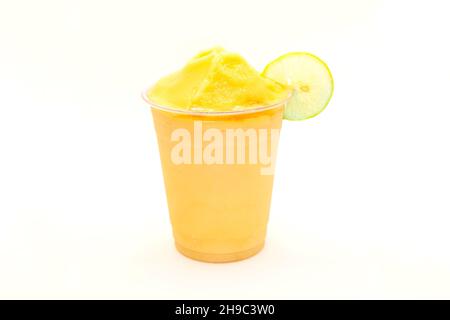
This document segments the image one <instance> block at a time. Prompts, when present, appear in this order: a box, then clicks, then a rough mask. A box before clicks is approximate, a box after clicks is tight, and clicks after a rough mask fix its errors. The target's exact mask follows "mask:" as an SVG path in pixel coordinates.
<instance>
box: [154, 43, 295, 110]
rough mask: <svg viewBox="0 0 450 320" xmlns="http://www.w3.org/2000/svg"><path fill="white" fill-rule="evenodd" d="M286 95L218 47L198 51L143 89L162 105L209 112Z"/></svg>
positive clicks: (272, 82)
mask: <svg viewBox="0 0 450 320" xmlns="http://www.w3.org/2000/svg"><path fill="white" fill-rule="evenodd" d="M287 94H288V91H287V90H286V88H285V87H284V86H283V85H281V84H279V83H277V82H275V81H273V80H270V79H268V78H265V77H263V76H261V75H260V74H259V73H258V72H257V71H256V70H255V69H253V68H252V67H251V66H250V65H249V64H248V63H247V61H245V59H244V58H243V57H241V56H240V55H238V54H236V53H231V52H228V51H226V50H224V49H223V48H220V47H217V48H213V49H210V50H207V51H203V52H201V53H199V54H198V55H196V56H195V57H194V58H192V59H191V60H190V61H189V62H188V63H187V64H186V66H185V67H184V68H183V69H181V70H180V71H177V72H175V73H173V74H170V75H168V76H166V77H164V78H162V79H161V80H159V81H158V82H157V83H156V84H155V85H154V86H153V87H152V88H151V89H150V90H149V91H148V92H147V95H148V98H149V99H150V100H151V101H153V102H155V103H157V104H160V105H163V106H170V107H175V108H178V109H187V110H209V111H228V110H236V109H244V108H251V107H256V106H261V105H269V104H271V103H275V102H278V101H281V100H283V99H284V98H286V97H287Z"/></svg>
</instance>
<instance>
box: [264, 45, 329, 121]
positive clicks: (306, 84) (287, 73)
mask: <svg viewBox="0 0 450 320" xmlns="http://www.w3.org/2000/svg"><path fill="white" fill-rule="evenodd" d="M262 75H263V76H265V77H267V78H270V79H272V80H275V81H277V82H279V83H281V84H283V85H286V86H289V87H292V89H293V93H292V97H291V98H290V100H289V102H288V103H287V105H286V107H285V109H284V114H283V117H284V118H285V119H287V120H305V119H309V118H312V117H315V116H316V115H318V114H319V113H321V112H322V111H323V110H324V109H325V107H326V106H327V105H328V103H329V102H330V99H331V96H332V95H333V89H334V82H333V76H332V75H331V72H330V69H329V68H328V66H327V65H326V63H325V62H323V61H322V60H321V59H319V58H318V57H316V56H315V55H313V54H311V53H308V52H291V53H287V54H285V55H282V56H281V57H279V58H277V59H275V60H274V61H272V62H270V63H269V64H268V65H267V66H266V68H265V69H264V71H263V72H262Z"/></svg>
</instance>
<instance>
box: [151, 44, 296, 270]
mask: <svg viewBox="0 0 450 320" xmlns="http://www.w3.org/2000/svg"><path fill="white" fill-rule="evenodd" d="M286 98H287V91H286V89H285V88H284V87H283V86H282V85H280V84H278V83H276V82H273V81H272V80H269V79H266V78H264V77H261V76H260V75H259V74H258V73H257V72H256V71H255V70H254V69H253V68H252V67H250V66H249V65H248V64H247V62H246V61H245V60H244V59H243V58H242V57H241V56H239V55H237V54H234V53H229V52H227V51H225V50H224V49H222V48H214V49H212V50H209V51H205V52H202V53H200V54H199V55H197V56H195V57H194V58H193V59H192V60H191V61H189V62H188V64H187V65H186V66H185V67H184V68H183V69H182V70H180V71H178V72H176V73H174V74H171V75H169V76H167V77H165V78H162V79H161V80H160V81H159V82H157V83H156V84H155V85H154V86H153V87H152V88H150V90H149V91H148V92H147V93H146V100H147V101H148V102H149V103H150V104H151V106H152V114H153V120H154V124H155V129H156V133H157V136H158V144H159V151H160V157H161V163H162V168H163V174H164V181H165V187H166V194H167V201H168V206H169V212H170V219H171V223H172V228H173V235H174V238H175V245H176V248H177V249H178V250H179V251H180V252H181V253H182V254H184V255H186V256H188V257H190V258H193V259H196V260H201V261H208V262H228V261H236V260H241V259H245V258H247V257H250V256H252V255H254V254H256V253H257V252H259V251H260V250H261V249H262V248H263V246H264V239H265V235H266V227H267V222H268V217H269V209H270V200H271V194H272V184H273V169H274V165H275V157H276V145H277V141H278V136H279V130H280V128H281V122H282V114H283V108H284V104H285V101H286Z"/></svg>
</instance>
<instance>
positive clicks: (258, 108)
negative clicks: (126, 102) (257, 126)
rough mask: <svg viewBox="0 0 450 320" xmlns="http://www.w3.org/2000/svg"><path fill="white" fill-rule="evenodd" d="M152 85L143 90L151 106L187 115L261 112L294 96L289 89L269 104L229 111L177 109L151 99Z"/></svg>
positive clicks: (144, 96) (142, 93)
mask: <svg viewBox="0 0 450 320" xmlns="http://www.w3.org/2000/svg"><path fill="white" fill-rule="evenodd" d="M150 88H151V87H148V88H147V89H145V90H143V91H142V92H141V97H142V99H143V100H144V101H145V102H147V103H148V104H149V105H150V107H152V108H155V109H158V110H162V111H166V112H171V113H178V114H185V115H192V116H232V115H242V114H250V113H256V112H261V111H265V110H270V109H275V108H277V107H279V106H281V105H285V104H286V103H287V102H288V101H289V99H290V98H291V96H292V91H289V92H288V94H287V95H286V97H285V98H284V99H282V100H279V101H276V102H273V103H270V104H267V105H256V106H255V107H251V108H247V109H240V110H229V111H208V110H184V109H177V108H175V107H171V106H164V105H161V104H158V103H156V102H155V101H153V100H151V99H149V97H148V95H147V92H148V90H149V89H150Z"/></svg>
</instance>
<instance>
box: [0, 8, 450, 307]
mask: <svg viewBox="0 0 450 320" xmlns="http://www.w3.org/2000/svg"><path fill="white" fill-rule="evenodd" d="M445 3H446V2H445V1H442V2H432V1H405V2H401V1H386V2H381V1H357V0H354V1H349V0H346V1H317V0H314V1H312V0H310V1H298V0H296V1H294V0H292V1H288V0H283V1H282V0H272V1H264V0H258V1H242V0H227V1H210V0H205V1H200V0H190V1H168V0H165V1H149V0H146V1H131V0H130V1H125V0H124V1H87V0H86V1H63V0H59V1H56V0H55V1H49V0H45V1H44V0H42V1H13V0H11V1H7V0H6V1H5V0H1V2H0V298H180V299H187V298H191V299H197V298H213V299H214V298H235V299H239V298H450V250H449V245H450V233H449V229H450V203H449V201H450V194H449V191H450V169H449V164H450V151H449V147H450V146H449V138H450V125H449V117H450V103H449V100H448V97H449V93H448V91H449V88H450V62H449V57H450V47H449V40H448V38H449V36H448V30H450V23H449V21H450V20H449V19H448V12H449V8H447V7H445ZM213 45H222V46H224V47H226V48H228V49H229V50H232V51H237V52H240V53H241V54H242V55H244V56H245V57H246V58H247V59H248V60H249V61H250V62H251V63H252V64H253V65H254V66H255V67H256V68H258V69H260V70H261V69H262V68H263V67H264V65H265V64H266V63H267V62H269V61H270V60H272V59H274V58H276V57H277V56H278V55H280V54H283V53H285V52H289V51H310V52H313V53H315V54H317V55H318V56H320V57H321V58H323V59H324V60H325V61H327V63H328V64H329V67H330V69H331V71H332V72H333V75H334V79H335V94H334V97H333V99H332V101H331V103H330V105H329V106H328V108H327V109H326V111H325V112H324V113H323V114H321V115H320V116H319V117H317V118H314V119H311V120H309V121H305V122H284V124H283V131H282V136H281V142H280V148H279V155H278V162H277V172H276V176H275V185H274V192H273V202H272V210H271V219H270V224H269V232H268V238H267V245H266V248H265V250H264V251H262V252H261V253H260V254H259V255H257V256H255V257H253V258H251V259H249V260H246V261H242V262H238V263H231V264H205V263H200V262H196V261H191V260H189V259H187V258H185V257H183V256H181V255H180V254H178V253H177V252H176V251H175V249H174V247H173V243H172V237H171V229H170V223H169V218H168V212H167V207H166V202H165V194H164V188H163V181H162V174H161V170H160V163H159V157H158V149H157V145H156V137H155V133H154V131H153V123H152V119H151V116H150V112H149V109H148V107H147V106H146V105H145V104H144V102H143V101H141V98H140V92H141V90H142V89H143V88H144V87H146V86H147V85H148V84H150V83H152V82H153V81H155V80H156V79H158V78H159V77H161V76H163V75H165V74H167V73H168V72H171V71H173V70H175V69H177V68H179V67H180V66H182V65H183V64H184V62H185V61H186V60H187V59H189V58H190V57H191V56H192V55H194V54H196V53H197V51H199V50H202V49H205V48H208V47H210V46H213Z"/></svg>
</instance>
